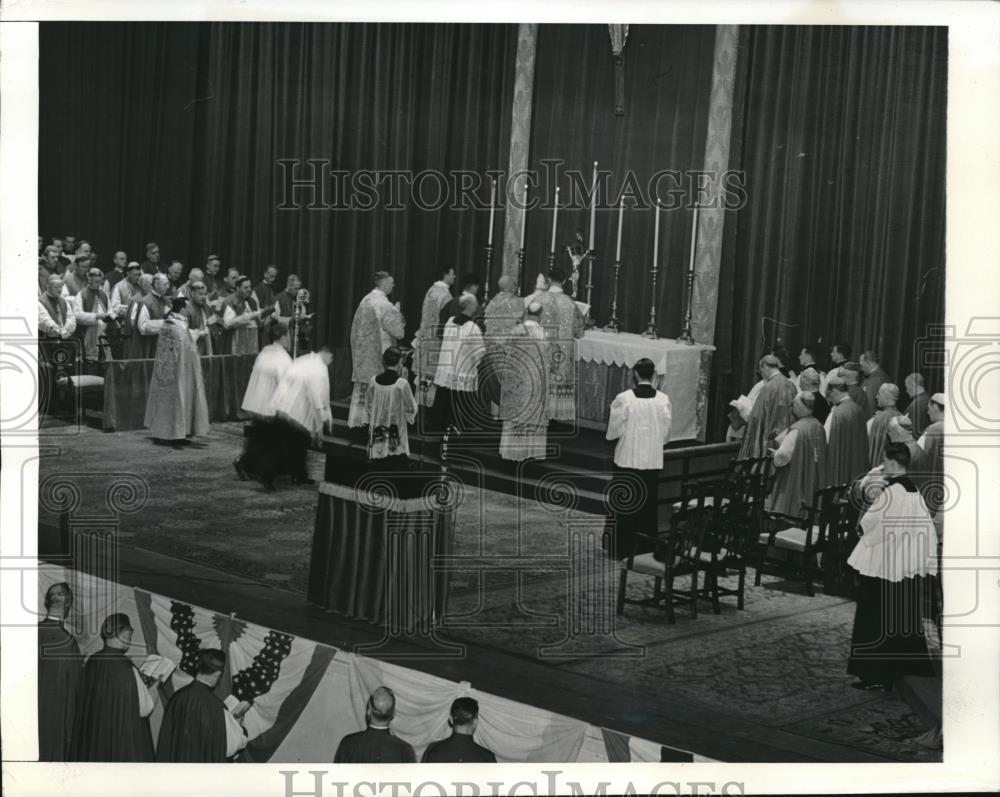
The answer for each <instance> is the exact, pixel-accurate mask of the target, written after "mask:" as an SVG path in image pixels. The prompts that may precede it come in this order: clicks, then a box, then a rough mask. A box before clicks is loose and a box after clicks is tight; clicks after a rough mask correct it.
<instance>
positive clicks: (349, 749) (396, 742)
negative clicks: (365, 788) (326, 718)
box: [333, 686, 417, 764]
mask: <svg viewBox="0 0 1000 797" xmlns="http://www.w3.org/2000/svg"><path fill="white" fill-rule="evenodd" d="M395 715H396V696H395V695H394V694H393V693H392V690H391V689H389V688H388V687H386V686H380V687H379V688H378V689H376V690H375V691H374V692H372V694H371V697H369V698H368V708H367V710H366V711H365V719H366V721H367V723H368V727H367V728H365V730H363V731H358V732H357V733H351V734H348V735H347V736H345V737H344V738H343V739H342V740H341V742H340V745H339V746H338V747H337V753H336V755H335V756H334V757H333V763H335V764H414V763H416V760H417V756H416V753H414V752H413V748H412V747H411V746H410V745H409V744H407V743H406V742H404V741H403V740H402V739H400V738H398V737H397V736H393V735H392V733H391V732H390V731H389V723H390V722H392V718H393V717H394V716H395Z"/></svg>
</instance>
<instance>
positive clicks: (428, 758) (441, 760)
mask: <svg viewBox="0 0 1000 797" xmlns="http://www.w3.org/2000/svg"><path fill="white" fill-rule="evenodd" d="M478 725H479V703H478V702H477V701H476V700H474V699H473V698H471V697H460V698H458V699H457V700H455V702H454V703H452V704H451V728H452V733H451V736H449V737H448V738H447V739H441V740H440V741H437V742H431V744H430V745H428V747H427V749H426V750H425V751H424V755H423V757H422V758H421V759H420V762H421V763H423V764H463V763H474V764H495V763H496V762H497V757H496V756H495V755H493V753H492V752H491V751H490V750H487V749H486V748H485V747H483V746H482V745H481V744H477V743H476V741H475V739H474V738H473V735H474V734H475V732H476V727H477V726H478Z"/></svg>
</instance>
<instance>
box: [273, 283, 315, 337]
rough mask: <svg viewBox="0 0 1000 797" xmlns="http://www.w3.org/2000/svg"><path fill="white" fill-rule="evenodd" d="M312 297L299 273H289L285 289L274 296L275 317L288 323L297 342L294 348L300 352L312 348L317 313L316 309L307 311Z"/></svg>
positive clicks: (290, 331) (291, 335)
mask: <svg viewBox="0 0 1000 797" xmlns="http://www.w3.org/2000/svg"><path fill="white" fill-rule="evenodd" d="M310 298H311V297H310V296H309V291H307V290H306V289H305V288H303V287H302V281H301V280H300V279H299V277H298V275H297V274H289V275H288V279H287V280H286V281H285V289H284V290H283V291H281V292H280V293H277V294H275V296H274V313H275V315H274V318H275V320H277V321H280V322H281V323H283V324H287V325H288V329H289V335H290V337H291V339H292V341H294V342H295V344H294V345H293V349H295V350H297V351H299V352H303V351H309V350H310V346H309V341H310V337H311V334H312V317H313V316H314V315H316V312H315V310H314V311H313V312H311V313H308V312H306V310H307V309H308V304H309V300H310Z"/></svg>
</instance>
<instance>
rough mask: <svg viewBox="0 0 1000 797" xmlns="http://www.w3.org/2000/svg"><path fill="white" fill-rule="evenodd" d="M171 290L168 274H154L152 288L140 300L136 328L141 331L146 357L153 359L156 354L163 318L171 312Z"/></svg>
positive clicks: (144, 355) (143, 353)
mask: <svg viewBox="0 0 1000 797" xmlns="http://www.w3.org/2000/svg"><path fill="white" fill-rule="evenodd" d="M169 291H170V280H169V279H167V275H166V274H154V275H153V287H152V289H150V291H149V293H147V294H146V295H145V296H143V297H142V299H141V300H140V301H139V309H138V315H137V316H136V324H135V329H138V331H139V340H140V341H141V345H142V356H143V358H144V359H147V360H151V359H152V358H153V357H155V356H156V348H157V343H158V341H159V336H160V330H161V329H162V328H163V319H164V318H165V317H166V315H167V313H169V312H170V299H169V298H168V296H167V294H168V292H169Z"/></svg>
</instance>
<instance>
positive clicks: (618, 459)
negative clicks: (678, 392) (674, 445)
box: [605, 357, 671, 559]
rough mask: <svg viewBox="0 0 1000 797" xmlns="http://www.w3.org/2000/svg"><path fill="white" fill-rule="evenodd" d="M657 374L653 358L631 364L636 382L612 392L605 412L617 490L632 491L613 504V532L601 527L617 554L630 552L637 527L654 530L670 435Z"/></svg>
mask: <svg viewBox="0 0 1000 797" xmlns="http://www.w3.org/2000/svg"><path fill="white" fill-rule="evenodd" d="M655 374H656V367H655V366H654V365H653V361H652V360H649V359H646V358H645V357H644V358H643V359H641V360H639V361H638V362H637V363H636V364H635V365H634V366H633V368H632V376H633V378H634V379H635V383H636V384H635V387H634V388H632V390H626V391H625V392H623V393H619V394H618V395H617V396H616V397H615V400H614V401H613V402H612V404H611V415H610V417H609V418H608V433H607V438H608V440H617V441H618V444H617V445H616V446H615V479H616V480H617V481H619V482H621V484H620V489H619V491H618V493H617V494H618V495H630V496H631V495H634V496H635V500H634V501H630V502H628V505H627V506H621V507H620V508H616V509H615V511H614V532H615V533H614V535H610V534H608V533H605V546H606V549H607V550H608V552H609V553H613V555H614V556H615V558H616V559H621V558H623V557H626V556H628V555H629V554H631V553H632V551H633V547H634V546H633V540H634V537H633V535H634V533H635V532H640V533H642V534H646V535H648V536H651V537H655V536H656V532H657V493H658V487H659V477H660V471H661V470H663V447H664V446H665V445H666V444H667V442H668V441H669V440H670V423H671V410H670V398H669V397H668V396H667V394H666V393H661V392H660V391H659V390H657V389H656V388H654V387H653V377H654V375H655ZM608 531H610V529H609V530H608ZM612 540H614V546H613V547H612V546H611V545H610V542H611V541H612Z"/></svg>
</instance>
